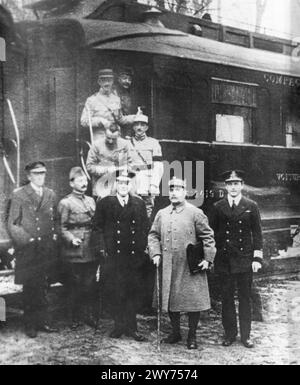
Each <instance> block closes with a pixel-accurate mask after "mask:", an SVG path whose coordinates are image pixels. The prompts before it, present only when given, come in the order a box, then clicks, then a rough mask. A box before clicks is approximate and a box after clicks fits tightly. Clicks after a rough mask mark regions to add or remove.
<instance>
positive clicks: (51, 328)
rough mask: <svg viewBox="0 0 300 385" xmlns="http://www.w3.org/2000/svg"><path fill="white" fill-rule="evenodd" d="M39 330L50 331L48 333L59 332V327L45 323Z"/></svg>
mask: <svg viewBox="0 0 300 385" xmlns="http://www.w3.org/2000/svg"><path fill="white" fill-rule="evenodd" d="M39 330H40V331H41V332H45V333H48V334H50V333H57V332H58V329H56V328H54V327H52V326H50V325H47V324H44V325H42V326H40V327H39Z"/></svg>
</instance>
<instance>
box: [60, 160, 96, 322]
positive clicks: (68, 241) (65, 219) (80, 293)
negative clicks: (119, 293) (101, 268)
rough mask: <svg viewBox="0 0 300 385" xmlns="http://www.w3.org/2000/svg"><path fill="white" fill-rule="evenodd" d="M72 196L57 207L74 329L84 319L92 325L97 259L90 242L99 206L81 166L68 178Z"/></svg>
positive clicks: (73, 170)
mask: <svg viewBox="0 0 300 385" xmlns="http://www.w3.org/2000/svg"><path fill="white" fill-rule="evenodd" d="M69 180H70V186H71V188H72V193H71V194H69V195H67V196H66V197H65V198H64V199H62V200H61V201H60V203H59V205H58V212H59V214H60V230H61V236H62V241H63V244H62V250H61V256H62V258H63V262H64V267H65V272H66V278H67V289H68V294H69V301H68V304H69V315H70V318H71V328H72V329H76V328H77V327H78V326H79V325H80V320H81V319H83V320H84V321H85V322H86V323H87V324H88V325H91V324H92V323H93V305H94V303H93V299H94V298H93V289H95V285H94V284H95V281H96V272H97V266H98V263H97V258H96V248H95V245H93V244H92V242H91V233H92V218H93V216H94V213H95V208H96V204H95V201H94V199H93V198H91V197H88V196H86V195H85V192H86V190H87V186H88V181H87V177H86V175H85V174H84V172H83V170H82V168H81V167H73V168H72V169H71V171H70V175H69Z"/></svg>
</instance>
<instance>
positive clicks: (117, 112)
mask: <svg viewBox="0 0 300 385" xmlns="http://www.w3.org/2000/svg"><path fill="white" fill-rule="evenodd" d="M89 114H90V118H91V124H92V127H93V128H94V129H95V134H96V135H95V139H96V138H99V137H103V136H104V133H105V129H106V128H109V127H110V125H111V124H112V123H118V124H119V125H121V126H123V125H126V124H131V123H133V117H134V116H133V115H129V116H125V115H123V114H122V110H121V99H120V98H119V96H118V95H116V94H115V93H111V94H110V95H109V96H106V95H103V94H101V93H100V92H97V93H95V94H94V95H92V96H90V97H88V98H87V100H86V103H85V106H84V109H83V112H82V115H81V125H82V126H83V127H86V128H89V126H90V121H89Z"/></svg>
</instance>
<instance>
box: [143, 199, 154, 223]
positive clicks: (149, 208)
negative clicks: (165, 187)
mask: <svg viewBox="0 0 300 385" xmlns="http://www.w3.org/2000/svg"><path fill="white" fill-rule="evenodd" d="M142 199H143V201H144V202H145V205H146V210H147V216H148V218H149V219H150V218H151V215H152V211H153V207H154V198H153V197H152V196H150V195H142Z"/></svg>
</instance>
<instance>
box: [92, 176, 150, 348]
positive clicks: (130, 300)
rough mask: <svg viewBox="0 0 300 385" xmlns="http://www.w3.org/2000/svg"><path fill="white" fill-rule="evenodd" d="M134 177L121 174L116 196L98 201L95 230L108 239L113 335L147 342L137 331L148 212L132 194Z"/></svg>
mask: <svg viewBox="0 0 300 385" xmlns="http://www.w3.org/2000/svg"><path fill="white" fill-rule="evenodd" d="M131 177H132V175H131V174H130V173H127V172H126V171H123V172H121V173H119V174H118V176H117V184H116V186H117V194H116V196H108V197H106V198H104V199H101V200H98V202H97V207H96V213H95V217H94V227H95V229H96V230H98V231H100V232H102V234H103V237H104V244H105V252H106V258H105V263H104V281H105V282H104V286H105V291H106V295H107V297H108V298H109V299H110V301H111V304H112V306H113V308H112V311H113V317H114V322H115V327H114V330H113V331H112V332H111V334H110V336H111V337H112V338H120V337H121V336H122V335H123V334H125V335H127V336H129V337H131V338H133V339H135V340H136V341H144V340H145V338H144V337H143V336H142V335H140V334H139V333H138V332H137V322H136V313H137V310H138V306H139V300H140V294H141V292H142V291H143V286H142V282H141V279H140V270H141V266H142V265H143V263H144V258H145V255H144V251H145V248H146V246H147V233H148V225H147V212H146V207H145V203H144V202H143V200H142V199H140V198H139V197H136V196H131V195H129V190H130V188H131V180H130V179H131Z"/></svg>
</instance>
